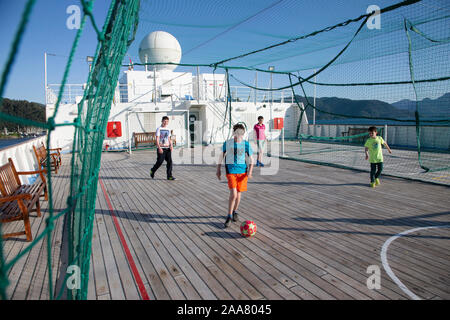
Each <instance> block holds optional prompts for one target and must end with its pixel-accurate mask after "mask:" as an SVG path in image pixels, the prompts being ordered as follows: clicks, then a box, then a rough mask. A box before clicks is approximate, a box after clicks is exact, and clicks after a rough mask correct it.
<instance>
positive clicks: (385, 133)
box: [383, 124, 388, 143]
mask: <svg viewBox="0 0 450 320" xmlns="http://www.w3.org/2000/svg"><path fill="white" fill-rule="evenodd" d="M387 138H388V135H387V124H385V125H384V138H383V139H384V141H386V143H387Z"/></svg>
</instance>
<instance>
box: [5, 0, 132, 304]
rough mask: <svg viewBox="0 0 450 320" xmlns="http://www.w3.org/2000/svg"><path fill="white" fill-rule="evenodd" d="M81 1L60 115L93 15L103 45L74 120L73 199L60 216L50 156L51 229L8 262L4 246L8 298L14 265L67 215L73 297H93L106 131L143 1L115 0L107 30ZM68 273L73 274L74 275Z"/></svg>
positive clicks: (57, 295) (49, 124)
mask: <svg viewBox="0 0 450 320" xmlns="http://www.w3.org/2000/svg"><path fill="white" fill-rule="evenodd" d="M34 2H35V1H28V4H27V6H26V9H25V12H24V14H23V20H22V22H21V24H20V28H19V31H18V33H17V36H16V39H15V41H14V44H13V48H12V50H11V55H10V57H14V55H15V53H16V52H17V50H18V45H17V44H18V43H19V42H20V39H21V36H22V34H23V30H24V28H25V25H26V21H27V16H28V15H29V14H30V12H31V7H32V5H33V4H34ZM81 4H82V6H83V11H84V16H83V19H82V22H81V26H80V29H79V31H78V32H77V35H76V38H75V40H74V43H73V47H72V51H71V54H70V57H69V60H68V63H67V68H66V70H65V73H64V78H63V81H62V89H61V91H60V94H59V97H58V101H57V102H56V107H55V115H56V113H57V112H58V107H59V105H60V102H61V96H62V92H63V88H64V85H65V83H66V79H67V75H68V72H69V70H70V66H71V61H72V57H73V54H74V52H75V50H76V47H77V44H78V39H79V38H80V35H81V33H82V31H83V28H84V26H85V23H86V19H87V18H89V19H90V20H91V22H92V24H93V26H94V29H95V30H96V32H97V36H98V46H97V50H96V54H95V59H94V67H93V69H92V71H91V72H90V74H89V78H88V81H87V88H86V89H85V92H84V96H83V99H82V101H81V102H80V103H79V108H78V117H77V118H76V121H75V122H74V123H73V124H70V125H74V126H75V128H76V130H75V136H74V143H73V149H72V161H71V165H72V173H71V188H70V190H71V193H70V196H69V197H68V199H67V206H68V207H67V209H66V210H63V211H62V212H60V213H58V214H57V215H54V212H53V208H52V203H53V192H52V180H51V170H50V159H47V164H48V168H47V171H48V187H49V217H48V218H47V220H46V221H47V228H46V230H44V232H43V233H41V234H40V235H38V236H37V237H36V238H35V239H34V241H33V242H32V243H31V244H30V245H29V246H28V247H27V248H26V249H25V250H23V251H22V252H21V253H20V254H19V255H18V256H17V257H15V258H14V259H12V260H11V261H9V262H8V263H7V264H6V263H5V260H4V256H3V250H2V251H1V252H0V294H1V297H2V299H6V298H7V296H6V290H5V288H6V287H7V285H8V279H7V274H8V271H9V269H10V268H11V267H12V266H13V265H14V264H15V263H16V262H17V261H18V260H19V259H20V258H21V257H22V256H23V255H24V254H26V253H27V252H28V251H29V250H31V249H32V248H33V246H34V245H35V244H36V243H38V242H39V241H41V240H42V238H43V237H47V238H48V239H51V236H52V230H53V227H54V222H55V220H56V219H58V218H60V217H62V216H64V215H67V217H66V218H67V221H68V224H67V226H68V228H67V231H68V238H69V257H68V265H69V266H76V267H78V268H79V270H80V271H81V286H80V287H79V288H74V289H72V290H69V292H68V293H67V298H69V299H86V297H87V288H88V275H89V263H90V253H91V240H92V226H93V217H94V210H95V200H96V190H97V181H98V174H99V170H100V158H101V151H102V144H103V139H104V132H105V130H106V124H107V121H108V117H109V111H110V107H111V103H112V99H113V94H114V90H115V87H116V84H117V79H118V76H119V72H120V67H121V61H122V59H123V57H124V55H125V54H126V52H127V50H128V47H129V45H130V43H131V42H132V41H133V40H134V35H135V32H136V29H137V25H138V12H139V4H140V2H139V0H117V1H112V3H111V6H110V8H109V12H108V16H107V18H106V22H105V25H104V27H103V29H102V30H99V28H98V27H97V25H96V22H95V19H94V17H93V15H92V6H93V1H83V0H82V1H81ZM11 62H12V59H10V61H8V65H7V68H6V70H5V72H4V75H5V74H6V75H7V74H8V73H9V70H10V67H11ZM5 79H6V76H4V77H3V79H2V83H1V85H2V87H1V88H2V89H3V88H4V85H5V83H6V81H5ZM1 116H2V118H5V119H7V120H12V121H16V122H18V123H25V124H27V121H26V120H25V119H17V118H14V117H10V116H7V115H4V114H1ZM57 125H58V124H55V123H54V116H53V117H50V118H49V120H48V122H47V123H46V124H45V128H47V129H48V140H47V145H49V141H50V137H51V134H52V129H54V128H55V126H57ZM64 125H68V124H64ZM40 126H42V124H40ZM48 157H49V155H48ZM0 238H1V237H0ZM0 241H1V240H0ZM47 244H48V245H47V251H48V252H47V257H48V281H49V285H48V288H49V291H50V292H49V297H50V299H53V298H60V297H61V296H62V295H63V293H64V290H65V289H66V287H65V286H62V288H61V291H60V292H56V293H54V292H53V288H54V286H53V283H52V267H51V266H52V261H51V257H52V254H51V250H52V248H51V241H50V240H48V241H47ZM2 248H3V246H2ZM67 276H69V274H68V275H67Z"/></svg>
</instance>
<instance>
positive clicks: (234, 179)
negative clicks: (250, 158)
mask: <svg viewBox="0 0 450 320" xmlns="http://www.w3.org/2000/svg"><path fill="white" fill-rule="evenodd" d="M227 180H228V188H230V189H234V188H236V189H237V192H244V191H247V180H248V176H247V173H229V174H227Z"/></svg>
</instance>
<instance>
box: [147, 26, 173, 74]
mask: <svg viewBox="0 0 450 320" xmlns="http://www.w3.org/2000/svg"><path fill="white" fill-rule="evenodd" d="M139 59H140V60H141V63H161V62H172V63H180V60H181V46H180V44H179V43H178V40H177V39H176V38H175V37H174V36H173V35H171V34H170V33H168V32H165V31H154V32H152V33H150V34H148V35H147V36H145V37H144V39H142V41H141V44H140V45H139ZM155 67H156V70H174V69H175V68H176V67H177V66H176V65H170V64H166V65H156V66H155ZM149 69H152V70H153V66H149Z"/></svg>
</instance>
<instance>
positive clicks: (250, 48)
mask: <svg viewBox="0 0 450 320" xmlns="http://www.w3.org/2000/svg"><path fill="white" fill-rule="evenodd" d="M372 2H373V1H369V0H345V1H344V0H338V1H333V2H330V1H328V0H314V1H313V0H310V1H298V0H284V1H283V0H278V1H277V0H258V1H242V0H229V1H218V0H208V1H183V0H164V1H149V0H141V1H138V0H114V1H112V3H111V6H110V8H109V11H108V15H107V18H106V22H105V24H104V27H103V29H102V30H100V29H99V28H98V26H97V25H96V22H95V19H94V17H93V15H92V5H93V1H85V0H81V5H82V8H83V13H84V15H83V19H82V23H81V28H80V29H79V31H78V33H77V36H76V38H75V40H74V43H73V47H72V51H71V53H70V56H69V59H68V62H67V67H66V69H65V73H64V77H63V81H62V86H61V89H60V91H59V96H58V100H57V103H56V107H55V115H56V113H57V112H58V107H59V105H60V103H61V99H62V96H63V93H64V90H65V89H64V85H65V84H66V81H67V77H68V73H69V70H70V68H71V65H72V61H73V55H74V52H75V49H76V48H77V43H78V40H79V38H80V35H81V33H82V31H83V28H84V27H85V24H86V20H90V22H91V24H92V25H93V27H94V29H95V31H96V32H97V35H98V47H97V50H96V54H95V60H94V63H93V68H92V70H91V72H90V73H89V77H88V80H87V87H86V89H85V90H84V96H83V99H82V101H81V102H80V103H79V104H78V107H79V108H78V116H77V118H76V120H75V121H74V122H73V123H61V124H58V123H55V122H54V117H50V118H49V120H48V122H47V123H45V124H42V123H35V122H33V121H30V120H27V119H22V118H18V117H15V116H13V115H10V114H6V113H4V112H1V110H0V118H2V119H4V120H7V121H11V122H15V123H21V124H24V125H33V126H37V127H42V128H44V129H46V130H48V140H47V142H49V141H50V136H51V134H52V130H53V129H54V128H55V127H57V126H62V125H72V126H74V127H75V128H76V131H75V136H74V143H73V149H72V160H71V169H72V173H71V186H70V190H71V193H70V195H69V197H68V198H67V209H66V210H63V211H62V212H58V213H57V214H55V213H54V212H53V209H52V197H53V196H52V194H53V192H52V190H51V181H52V180H51V170H48V183H49V197H50V198H49V212H50V214H49V217H48V218H47V220H46V221H47V228H46V230H45V231H44V232H43V233H42V234H40V235H38V236H37V237H36V238H35V240H34V241H33V243H32V245H30V246H28V247H27V249H26V250H23V251H22V252H21V253H20V254H19V255H18V256H17V257H14V258H13V259H9V260H8V261H6V258H5V256H4V253H3V250H1V251H0V297H1V298H2V299H8V296H7V294H6V290H7V287H8V283H9V281H8V274H9V272H10V270H11V268H12V266H13V265H14V264H15V263H16V262H17V261H18V260H19V259H20V258H21V257H23V256H24V255H25V254H26V253H27V252H28V251H29V250H31V248H32V247H33V245H34V244H35V243H37V242H38V241H42V240H43V239H45V238H50V237H51V235H52V230H53V226H54V221H55V219H60V218H63V217H64V219H66V225H67V230H68V235H69V239H68V241H69V257H68V261H67V265H68V266H71V265H75V266H78V267H79V268H80V269H81V288H80V289H72V290H69V291H68V292H65V288H64V287H63V288H62V289H61V290H60V291H59V292H53V288H54V287H55V286H54V284H53V276H52V274H51V265H52V261H51V257H52V255H51V249H52V248H51V247H50V243H51V241H48V246H47V249H48V253H47V254H48V260H49V261H48V268H49V271H48V282H49V285H48V288H49V290H50V292H49V297H50V298H51V299H56V298H61V297H67V298H69V299H86V298H87V287H88V281H89V277H88V275H89V265H90V254H91V238H92V225H93V216H94V209H95V198H96V190H97V179H98V174H99V168H100V161H101V152H102V144H103V138H104V132H105V129H106V124H107V120H108V116H109V111H110V108H111V103H112V101H113V93H114V90H115V88H116V86H117V80H118V76H119V72H120V68H121V67H124V68H130V67H137V68H138V67H141V68H142V65H143V64H142V63H138V61H139V59H138V58H137V56H136V53H137V52H138V46H139V42H136V41H135V42H133V39H134V38H137V39H142V38H144V36H146V35H147V34H148V33H150V32H153V31H156V30H164V31H166V32H169V33H171V34H172V35H174V36H175V37H177V38H178V35H181V34H183V41H182V42H181V47H182V48H183V56H182V61H181V62H180V63H176V65H178V68H179V69H178V71H186V72H191V71H192V68H194V67H198V68H199V69H200V71H201V72H206V73H214V74H219V73H221V74H224V75H225V79H226V89H225V90H224V99H223V100H222V101H221V102H222V104H220V106H219V103H218V104H212V105H210V106H209V107H210V108H211V110H212V112H213V113H214V114H215V116H217V117H221V118H222V119H223V124H222V126H220V127H217V128H213V131H214V133H215V134H216V135H222V138H223V139H226V138H227V137H229V136H230V130H231V128H232V125H233V124H235V123H243V124H244V125H245V126H246V128H252V127H253V123H249V122H246V121H243V120H242V119H237V118H236V116H235V113H233V111H234V109H233V108H234V105H235V103H236V102H249V101H255V103H256V104H258V105H260V106H263V107H265V106H266V104H267V105H268V104H269V103H270V102H285V103H288V104H290V107H291V108H294V109H295V112H294V113H293V115H294V118H295V130H292V131H291V132H286V134H287V135H286V140H287V141H288V142H293V143H294V147H293V148H292V149H289V148H287V149H286V150H285V153H286V155H287V156H288V157H290V158H295V159H299V160H303V161H310V162H314V163H321V164H333V165H338V166H342V167H349V168H356V167H358V166H359V165H360V161H361V158H362V157H363V155H362V154H363V151H362V150H363V145H364V141H365V139H366V138H367V136H368V134H367V128H368V127H369V126H372V125H375V126H377V127H378V133H379V135H381V136H383V137H386V138H387V141H389V142H390V145H391V147H392V148H395V150H396V157H397V158H398V159H397V160H398V161H397V162H396V164H395V166H398V167H396V168H394V171H395V170H396V172H400V169H401V170H403V169H405V170H410V171H413V170H417V168H419V169H421V170H422V171H428V172H431V171H439V170H448V169H449V167H450V157H449V156H448V155H449V150H450V143H449V136H450V134H449V128H450V107H449V106H450V90H449V89H450V63H449V59H448V57H449V52H450V3H449V2H448V1H447V0H422V1H420V0H408V1H401V2H400V1H398V2H393V1H388V0H380V1H379V2H378V3H377V4H378V5H379V8H380V12H381V16H379V17H381V19H380V20H379V23H380V28H377V27H376V25H377V15H376V12H375V11H373V10H374V9H371V10H369V11H368V12H367V11H366V8H368V7H369V6H370V5H371V4H372ZM34 3H35V1H33V0H29V1H28V2H27V4H26V6H25V9H24V13H23V16H22V20H21V22H20V23H19V29H18V31H17V35H16V37H15V39H14V42H13V44H12V46H11V50H10V55H9V58H8V61H7V63H6V67H5V69H4V70H3V73H2V78H1V84H0V97H3V93H4V88H5V85H6V83H7V80H8V75H9V74H10V72H11V70H12V65H13V62H14V58H15V56H16V53H17V52H18V50H19V45H20V40H21V38H22V35H23V32H24V30H25V27H26V23H27V20H28V18H29V16H30V14H31V13H32V7H33V5H34ZM321 8H326V9H327V10H319V9H321ZM310 11H311V12H320V14H323V15H328V16H327V21H332V23H330V24H328V25H327V26H326V25H324V23H323V21H322V20H321V19H320V18H321V16H320V15H318V16H309V15H308V12H310ZM361 12H363V14H361ZM138 21H139V29H137V24H138ZM127 52H128V54H127ZM130 59H131V60H132V61H133V62H131V63H130ZM147 64H149V65H154V64H156V63H152V62H149V63H147ZM174 64H175V63H174ZM269 66H274V67H275V68H271V70H270V71H269ZM269 83H270V85H269ZM272 83H273V84H276V85H274V86H272ZM234 85H240V86H242V87H245V88H247V89H248V90H247V91H245V92H244V93H242V92H237V91H236V92H234V91H233V89H232V87H233V86H234ZM286 91H287V93H285V92H286ZM280 92H283V94H282V95H280V94H279V93H280ZM274 96H275V98H274ZM430 128H432V130H431V129H430ZM289 140H293V141H289ZM405 141H407V143H405ZM47 145H48V144H47ZM397 150H398V152H397ZM400 151H401V152H400ZM403 151H404V153H403ZM410 151H412V154H413V156H411V152H410ZM283 156H285V155H283ZM47 162H48V163H50V161H47ZM364 166H365V167H367V164H366V163H364ZM0 227H1V226H0ZM1 241H2V240H1V237H0V245H1V247H2V248H3V244H2V243H1ZM68 276H69V274H67V276H66V277H68Z"/></svg>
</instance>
